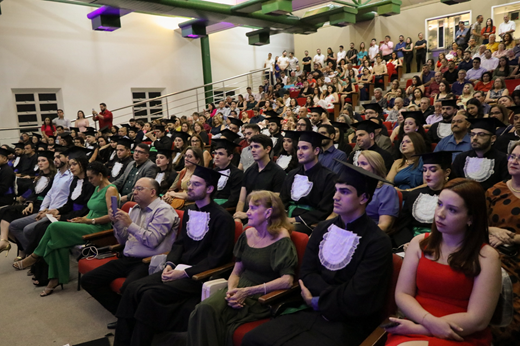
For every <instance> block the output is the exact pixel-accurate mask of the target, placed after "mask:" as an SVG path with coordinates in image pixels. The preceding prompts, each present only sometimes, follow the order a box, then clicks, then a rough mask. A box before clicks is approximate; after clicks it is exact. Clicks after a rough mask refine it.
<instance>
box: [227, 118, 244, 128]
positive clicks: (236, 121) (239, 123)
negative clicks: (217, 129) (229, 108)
mask: <svg viewBox="0 0 520 346" xmlns="http://www.w3.org/2000/svg"><path fill="white" fill-rule="evenodd" d="M228 120H229V121H230V122H231V124H235V125H236V126H238V127H240V126H242V125H244V123H243V122H242V120H240V119H238V118H232V117H228Z"/></svg>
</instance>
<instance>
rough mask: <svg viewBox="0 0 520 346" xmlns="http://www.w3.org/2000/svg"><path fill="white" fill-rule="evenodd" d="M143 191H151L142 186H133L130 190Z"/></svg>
mask: <svg viewBox="0 0 520 346" xmlns="http://www.w3.org/2000/svg"><path fill="white" fill-rule="evenodd" d="M144 189H148V190H152V189H150V188H149V187H144V186H134V187H133V188H132V191H143V190H144Z"/></svg>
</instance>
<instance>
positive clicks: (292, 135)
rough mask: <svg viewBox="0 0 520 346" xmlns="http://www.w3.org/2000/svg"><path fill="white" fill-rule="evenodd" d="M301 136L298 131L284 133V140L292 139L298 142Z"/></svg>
mask: <svg viewBox="0 0 520 346" xmlns="http://www.w3.org/2000/svg"><path fill="white" fill-rule="evenodd" d="M300 134H301V132H298V131H289V130H287V131H284V134H283V137H284V138H290V139H292V141H293V142H297V141H298V139H299V138H300Z"/></svg>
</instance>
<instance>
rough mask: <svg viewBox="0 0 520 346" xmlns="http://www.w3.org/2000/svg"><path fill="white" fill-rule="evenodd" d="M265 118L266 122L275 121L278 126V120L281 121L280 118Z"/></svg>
mask: <svg viewBox="0 0 520 346" xmlns="http://www.w3.org/2000/svg"><path fill="white" fill-rule="evenodd" d="M265 120H267V122H268V123H275V124H276V125H278V126H280V121H282V118H279V117H270V118H265Z"/></svg>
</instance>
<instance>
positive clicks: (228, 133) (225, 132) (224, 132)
mask: <svg viewBox="0 0 520 346" xmlns="http://www.w3.org/2000/svg"><path fill="white" fill-rule="evenodd" d="M220 134H221V136H222V137H225V138H226V139H227V140H229V141H231V142H234V141H236V140H237V139H239V138H240V136H239V135H237V134H236V133H234V132H233V131H231V130H230V129H224V130H222V131H220ZM212 141H213V140H212Z"/></svg>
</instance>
